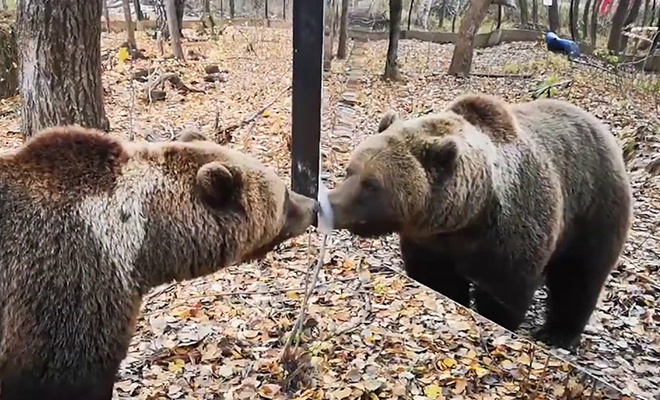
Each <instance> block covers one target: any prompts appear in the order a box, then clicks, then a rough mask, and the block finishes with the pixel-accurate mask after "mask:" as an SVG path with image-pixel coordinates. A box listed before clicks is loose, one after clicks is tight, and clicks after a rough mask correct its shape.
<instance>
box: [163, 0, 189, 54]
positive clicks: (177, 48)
mask: <svg viewBox="0 0 660 400" xmlns="http://www.w3.org/2000/svg"><path fill="white" fill-rule="evenodd" d="M174 1H175V0H165V11H166V12H167V15H168V16H169V15H176V4H174ZM167 26H168V28H169V30H170V39H171V42H172V52H173V53H174V58H176V59H178V60H183V59H184V57H183V49H182V48H181V34H180V32H181V30H180V29H181V28H180V27H179V21H178V18H167Z"/></svg>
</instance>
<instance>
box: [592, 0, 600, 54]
mask: <svg viewBox="0 0 660 400" xmlns="http://www.w3.org/2000/svg"><path fill="white" fill-rule="evenodd" d="M593 2H594V4H593V10H592V11H591V46H592V47H596V39H597V37H596V35H597V34H598V8H599V7H600V4H601V0H593Z"/></svg>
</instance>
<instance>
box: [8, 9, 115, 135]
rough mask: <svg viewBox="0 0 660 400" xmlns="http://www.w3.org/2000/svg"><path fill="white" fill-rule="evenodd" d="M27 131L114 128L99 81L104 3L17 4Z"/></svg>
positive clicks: (28, 133)
mask: <svg viewBox="0 0 660 400" xmlns="http://www.w3.org/2000/svg"><path fill="white" fill-rule="evenodd" d="M18 5H19V7H18V26H17V28H18V29H17V32H18V45H19V49H20V55H19V59H20V80H21V89H20V90H21V96H22V99H23V104H22V117H23V134H24V136H25V137H30V136H32V135H34V134H36V133H37V132H39V131H40V130H42V129H44V128H47V127H51V126H56V125H74V124H76V125H80V126H83V127H87V128H96V129H100V130H103V131H108V130H109V129H110V124H109V122H108V119H107V118H106V116H105V109H104V107H103V86H102V84H101V24H100V23H99V21H100V20H101V11H102V1H101V0H97V1H65V2H60V3H59V4H58V6H57V7H53V6H52V4H50V1H49V0H22V1H19V2H18Z"/></svg>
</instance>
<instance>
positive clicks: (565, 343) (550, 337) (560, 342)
mask: <svg viewBox="0 0 660 400" xmlns="http://www.w3.org/2000/svg"><path fill="white" fill-rule="evenodd" d="M533 336H534V339H536V340H538V341H541V342H543V343H545V344H547V345H548V346H552V347H560V348H563V349H566V350H568V351H570V352H575V350H577V347H578V344H579V343H580V336H581V335H580V334H571V333H566V332H558V331H557V330H556V329H553V328H549V327H546V326H544V327H542V328H540V329H538V330H536V332H534V335H533Z"/></svg>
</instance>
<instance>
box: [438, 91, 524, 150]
mask: <svg viewBox="0 0 660 400" xmlns="http://www.w3.org/2000/svg"><path fill="white" fill-rule="evenodd" d="M448 109H449V111H451V112H453V113H455V114H457V115H460V116H461V117H463V119H465V120H466V121H467V122H469V123H470V124H472V125H474V126H475V127H477V128H478V129H479V130H481V131H482V132H483V133H485V134H487V135H488V136H490V137H491V139H493V140H495V141H499V142H510V141H514V140H515V139H516V138H517V137H518V129H517V124H516V119H515V116H514V114H513V113H512V112H511V110H510V109H509V104H507V103H506V102H505V101H504V100H502V99H499V98H497V97H494V96H489V95H484V94H467V95H463V96H460V97H459V98H457V99H456V100H455V101H454V102H452V103H451V104H450V105H449V107H448Z"/></svg>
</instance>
